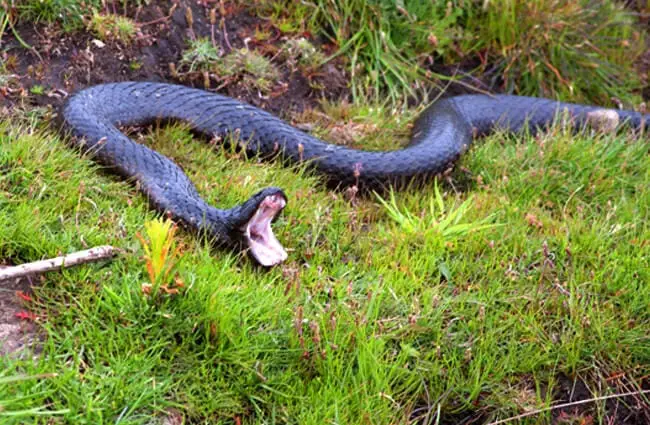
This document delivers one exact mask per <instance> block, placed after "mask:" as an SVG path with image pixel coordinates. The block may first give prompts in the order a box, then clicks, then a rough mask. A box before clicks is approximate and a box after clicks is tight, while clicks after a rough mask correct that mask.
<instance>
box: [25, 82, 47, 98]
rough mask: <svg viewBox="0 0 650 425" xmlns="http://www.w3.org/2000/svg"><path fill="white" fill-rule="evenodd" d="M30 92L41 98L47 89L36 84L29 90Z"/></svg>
mask: <svg viewBox="0 0 650 425" xmlns="http://www.w3.org/2000/svg"><path fill="white" fill-rule="evenodd" d="M29 92H30V93H31V94H33V95H36V96H41V95H43V94H44V93H45V87H43V86H42V85H40V84H35V85H33V86H32V87H31V88H30V89H29Z"/></svg>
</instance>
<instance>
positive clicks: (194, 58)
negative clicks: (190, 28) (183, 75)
mask: <svg viewBox="0 0 650 425" xmlns="http://www.w3.org/2000/svg"><path fill="white" fill-rule="evenodd" d="M221 56H222V55H221V54H220V52H219V50H217V48H216V47H215V46H214V45H213V44H212V41H211V40H210V39H209V38H197V39H195V40H190V45H189V47H188V48H187V49H186V50H185V51H184V52H183V57H182V59H181V65H183V66H185V67H186V71H187V72H195V71H207V70H209V69H211V68H212V66H213V64H215V63H216V62H217V61H219V60H220V58H221Z"/></svg>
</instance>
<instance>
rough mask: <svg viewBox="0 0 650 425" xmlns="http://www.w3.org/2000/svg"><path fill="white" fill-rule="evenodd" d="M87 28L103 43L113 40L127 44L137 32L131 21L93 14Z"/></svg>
mask: <svg viewBox="0 0 650 425" xmlns="http://www.w3.org/2000/svg"><path fill="white" fill-rule="evenodd" d="M88 27H89V29H90V30H91V31H93V32H94V33H95V34H96V35H97V37H99V38H100V39H101V40H103V41H109V40H115V41H119V42H122V43H124V44H128V43H130V42H131V41H133V40H134V39H135V37H136V35H137V32H138V25H137V24H136V23H135V22H133V21H132V20H131V19H129V18H127V17H125V16H120V15H106V14H101V13H97V12H95V13H94V14H93V16H92V17H91V19H90V22H89V24H88Z"/></svg>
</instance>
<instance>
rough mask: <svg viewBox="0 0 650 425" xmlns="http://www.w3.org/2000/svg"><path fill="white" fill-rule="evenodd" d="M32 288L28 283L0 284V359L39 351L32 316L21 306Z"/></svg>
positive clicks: (19, 280) (29, 282)
mask: <svg viewBox="0 0 650 425" xmlns="http://www.w3.org/2000/svg"><path fill="white" fill-rule="evenodd" d="M0 267H2V266H0ZM32 286H33V282H32V281H31V280H30V279H14V280H7V281H0V356H6V355H10V354H14V355H24V354H25V353H30V354H38V352H39V351H40V349H39V346H38V345H39V344H38V342H39V338H38V335H37V327H36V324H35V323H34V316H33V315H32V313H30V312H29V311H27V310H26V306H25V303H26V300H28V299H29V296H30V293H31V287H32ZM24 350H26V351H24Z"/></svg>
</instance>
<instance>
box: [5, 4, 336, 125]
mask: <svg viewBox="0 0 650 425" xmlns="http://www.w3.org/2000/svg"><path fill="white" fill-rule="evenodd" d="M213 6H214V5H211V3H210V2H207V1H206V2H197V1H189V0H180V1H178V0H177V1H169V0H163V1H156V2H151V4H150V5H148V6H145V7H141V8H128V9H127V10H126V13H125V15H126V16H128V17H129V18H131V19H133V20H134V21H135V22H136V23H138V24H139V32H138V35H137V37H136V39H135V41H133V42H130V43H128V44H125V43H121V42H118V41H110V40H99V39H98V38H97V36H96V35H94V34H92V33H90V32H88V31H79V32H75V33H65V32H63V31H62V29H61V28H60V27H58V26H55V25H50V26H33V25H27V24H25V25H19V26H17V28H16V30H17V31H18V33H19V34H20V36H21V37H22V38H23V40H24V41H25V42H26V43H28V44H29V45H30V46H32V47H33V49H32V50H28V49H25V48H24V47H23V46H21V45H20V43H19V42H18V40H16V39H15V38H13V37H12V36H11V35H10V34H5V39H6V42H5V41H3V42H4V43H5V44H6V46H5V49H4V50H6V51H7V52H6V53H4V57H3V58H2V61H3V62H4V63H5V64H6V66H7V68H9V71H10V72H11V73H12V74H14V75H16V76H17V78H16V81H15V82H14V85H12V86H10V87H9V90H6V89H5V90H0V105H2V104H4V105H5V106H13V105H16V104H17V102H18V101H22V102H27V103H28V105H39V106H44V105H52V106H54V107H58V106H60V105H61V104H62V103H63V101H64V99H65V97H66V96H67V95H69V94H71V93H74V92H75V91H78V90H80V89H82V88H84V87H87V86H91V85H95V84H100V83H105V82H116V81H165V82H175V83H181V84H185V85H191V86H197V87H201V88H206V87H205V86H204V80H203V78H200V77H199V78H197V76H189V77H188V76H185V77H183V76H179V75H178V74H177V73H175V72H174V71H172V69H171V68H170V64H173V65H171V66H177V67H178V63H179V61H180V59H181V56H182V52H183V50H184V49H186V48H187V47H188V41H189V40H191V39H193V38H199V37H207V38H210V39H214V43H215V46H216V47H217V48H218V49H219V50H220V51H221V52H223V54H227V53H229V52H230V51H231V50H232V49H238V48H242V47H245V46H247V47H248V48H249V49H251V50H256V51H257V52H259V53H262V54H264V55H265V56H266V57H269V58H272V57H273V56H274V54H275V53H277V51H278V49H279V46H281V45H282V44H283V43H284V42H285V41H286V40H287V39H288V38H299V37H305V38H307V39H311V41H312V42H313V43H314V44H315V45H320V46H321V48H322V49H324V50H328V49H331V47H330V46H327V45H324V44H323V43H322V40H314V39H313V37H311V35H310V34H288V35H284V34H282V33H281V32H280V31H279V30H277V28H275V27H273V24H272V23H270V22H268V21H265V20H262V19H260V18H257V17H254V16H251V15H250V14H249V13H248V12H247V11H246V10H245V9H244V8H242V7H239V6H235V5H233V4H230V3H226V7H225V8H224V15H223V16H222V15H220V14H219V13H217V22H216V25H214V26H213V25H211V23H210V7H213ZM188 10H189V11H191V12H188ZM109 12H112V10H109ZM117 12H118V13H120V14H124V13H123V12H124V11H122V10H118V11H117ZM188 13H191V16H192V25H191V27H190V25H188V19H187V16H188ZM221 18H223V20H222V19H221ZM221 22H223V24H224V27H223V28H222V27H221V25H220V23H221ZM256 30H261V31H264V32H265V33H271V34H272V37H271V39H269V40H265V41H264V42H263V43H262V42H258V41H256V39H255V34H256ZM0 47H1V46H0ZM274 65H276V67H277V68H278V70H279V71H280V75H281V76H280V78H279V79H278V80H277V81H275V82H274V86H273V88H272V90H271V94H270V95H268V96H262V95H260V94H259V93H257V92H251V91H250V90H249V89H248V88H247V87H243V85H242V84H238V82H237V81H233V82H230V83H226V84H221V85H219V84H217V83H215V82H212V83H211V85H210V87H209V88H210V89H213V90H214V89H215V88H216V87H217V86H220V87H219V92H220V93H222V94H226V95H228V96H231V97H235V98H238V99H241V100H244V101H246V102H248V103H251V104H253V105H255V106H259V107H262V108H264V109H266V110H268V111H270V112H273V113H276V114H278V115H284V116H287V113H288V112H289V111H301V110H303V109H305V108H309V107H314V106H316V105H317V104H318V101H319V99H321V98H329V99H336V98H341V97H345V96H347V94H348V90H347V81H348V78H347V77H346V75H345V73H344V72H343V71H342V69H341V67H340V66H339V64H338V63H337V62H336V61H333V62H330V63H328V64H326V65H324V66H323V67H321V69H318V70H317V72H314V73H312V74H311V75H303V74H302V73H301V72H299V71H297V70H294V69H291V68H290V67H289V66H287V64H283V63H278V62H277V61H274ZM310 82H311V83H312V84H311V85H310ZM325 83H326V87H327V90H323V91H321V90H317V89H314V88H313V87H314V86H316V85H318V84H325ZM35 86H36V87H37V88H38V89H37V91H40V90H39V89H40V88H42V89H43V94H40V93H37V94H34V91H35V90H34V87H35Z"/></svg>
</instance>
